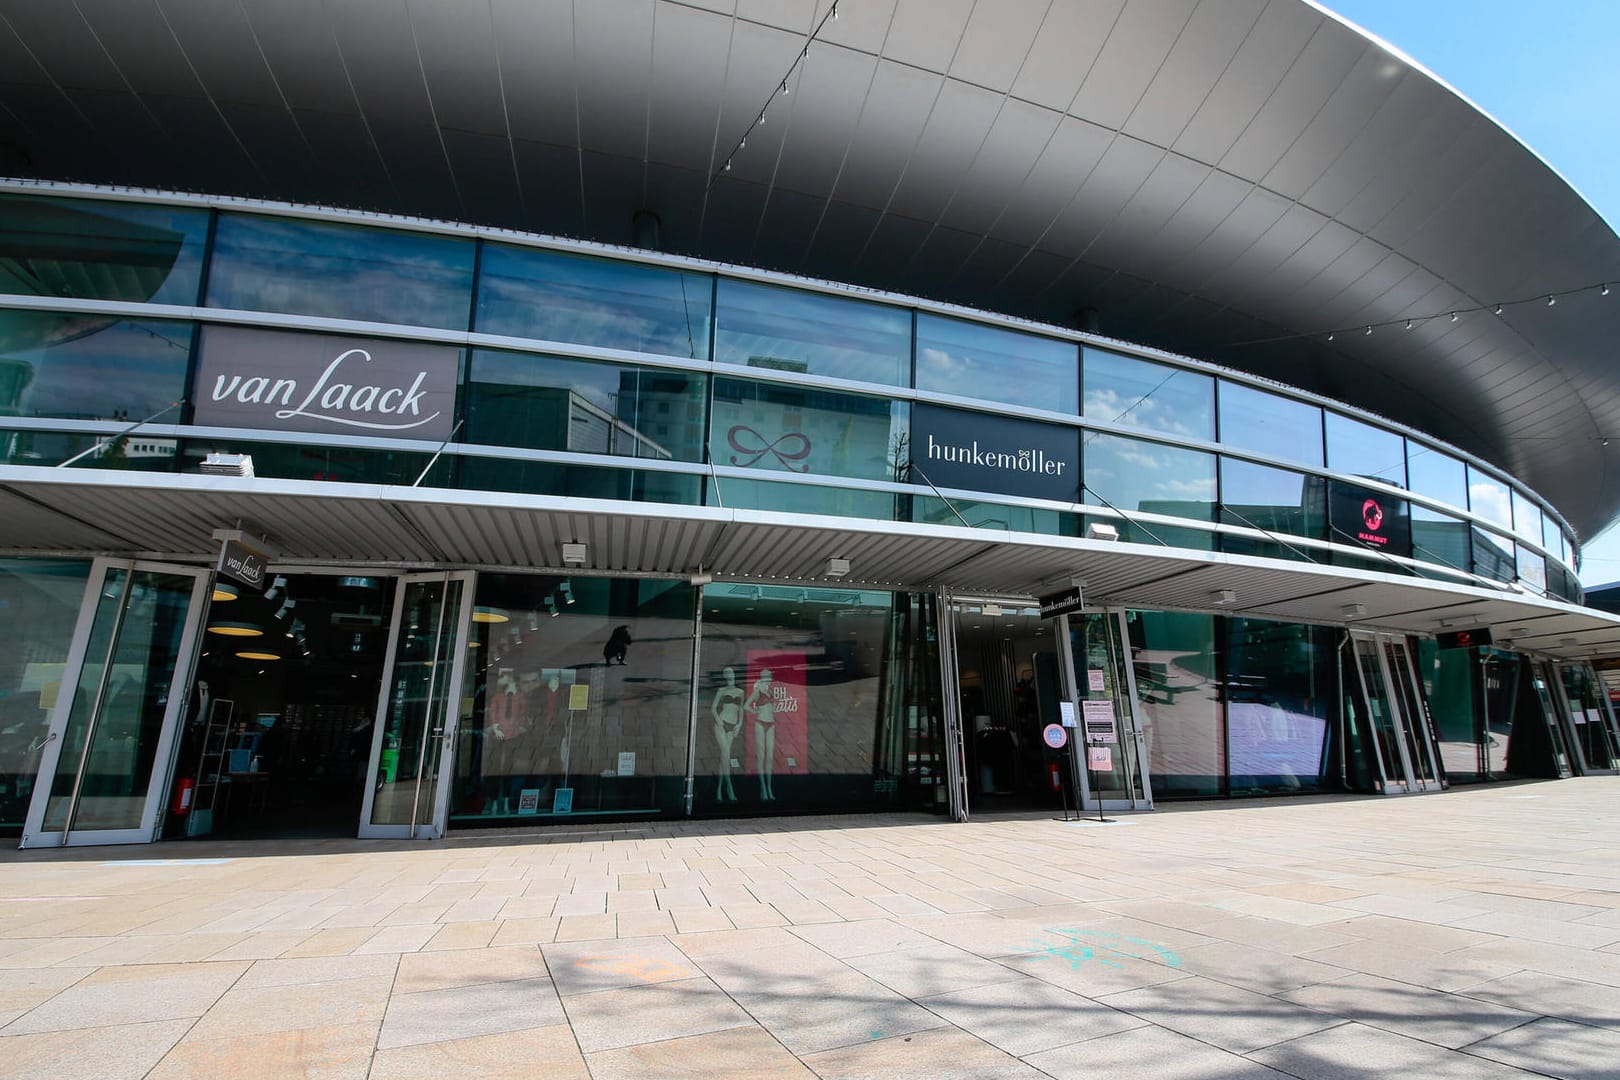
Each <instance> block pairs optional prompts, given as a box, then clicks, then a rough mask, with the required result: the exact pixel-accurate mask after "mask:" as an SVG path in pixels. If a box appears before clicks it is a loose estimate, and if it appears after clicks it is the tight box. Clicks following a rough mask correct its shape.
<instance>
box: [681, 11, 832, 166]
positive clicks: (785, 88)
mask: <svg viewBox="0 0 1620 1080" xmlns="http://www.w3.org/2000/svg"><path fill="white" fill-rule="evenodd" d="M836 18H838V2H837V0H833V5H832V7H831V8H829V9H828V10H827V14H825V15H823V16H822V17H821V21H820V22H819V23H817V24H816V26H815V29H813V30H811V31H810V34H809V36H808V37H806V38H805V39H804V44H803V45H802V46H801V47H800V48H799V53H798V55H797V56H795V57H794V58H793V62H792V63H790V64H789V65H788V69H787V71H786V72H784V73H783V75H782V78H781V79H780V80H778V82H777V84H776V88H775V89H773V90H772V91H771V94H770V97H769V98H767V99H766V102H765V105H766V107H767V108H768V107H769V105H770V102H771V101H773V100H775V98H776V95H777V94H778V93H780V94H781V95H782V96H783V97H787V96H788V94H790V93H792V92H793V88H792V85H791V83H792V80H793V72H794V71H795V70H797V68H798V67H799V65H800V64H802V63H805V62H807V61H808V60H809V59H810V46H811V44H812V43H814V42H815V40H816V38H817V37H818V36H819V35H820V33H821V31H822V29H823V28H824V27H825V26H826V25H827V20H829V19H836ZM765 111H766V110H765V108H761V109H760V110H759V115H758V116H756V117H754V122H753V123H751V124H749V125H748V128H747V130H745V131H744V132H743V133H742V134H741V135H740V136H738V138H737V145H736V146H733V147H732V148H731V153H730V154H728V155H726V163H725V164H724V165H722V166H721V167H720V172H721V173H728V172H730V171H731V162H732V158H734V157H735V156H736V155H737V154H738V153H740V152H741V151H742V150H743V149H744V148H746V147H747V146H748V136H749V135H751V134H752V133H753V131H754V129H755V128H757V127H763V126H764V124H765ZM718 175H719V174H718V173H716V174H714V176H711V177H710V178H709V183H710V184H713V183H714V180H715V177H716V176H718Z"/></svg>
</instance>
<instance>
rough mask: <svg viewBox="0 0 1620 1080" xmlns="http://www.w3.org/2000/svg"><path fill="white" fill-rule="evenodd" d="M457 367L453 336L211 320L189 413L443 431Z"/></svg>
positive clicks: (306, 426)
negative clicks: (258, 326)
mask: <svg viewBox="0 0 1620 1080" xmlns="http://www.w3.org/2000/svg"><path fill="white" fill-rule="evenodd" d="M460 368H461V350H460V349H457V348H455V347H453V346H448V345H424V344H421V343H419V342H411V341H392V340H388V339H377V338H349V337H337V336H335V335H331V334H299V333H285V332H281V331H271V330H249V329H245V328H242V327H236V326H208V327H204V328H203V337H202V350H201V354H200V359H199V360H198V364H197V384H196V386H195V388H194V389H193V392H192V396H191V400H192V405H193V421H192V422H193V423H196V424H199V425H202V426H217V427H234V428H262V429H269V430H272V431H322V432H347V433H348V434H351V435H380V436H395V437H401V438H410V439H431V440H444V439H447V438H449V437H450V432H451V425H452V419H453V417H454V415H455V405H456V381H457V377H458V375H459V373H460Z"/></svg>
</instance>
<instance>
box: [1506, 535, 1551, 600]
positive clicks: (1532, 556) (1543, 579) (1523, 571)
mask: <svg viewBox="0 0 1620 1080" xmlns="http://www.w3.org/2000/svg"><path fill="white" fill-rule="evenodd" d="M1514 547H1515V548H1516V549H1517V555H1518V570H1519V580H1520V581H1522V582H1524V583H1525V584H1526V585H1529V586H1530V587H1531V588H1533V589H1537V590H1539V591H1541V592H1546V591H1547V560H1546V559H1543V558H1542V557H1541V556H1540V555H1538V554H1536V553H1535V552H1534V551H1531V550H1530V549H1529V548H1527V547H1525V546H1524V545H1523V544H1515V545H1514Z"/></svg>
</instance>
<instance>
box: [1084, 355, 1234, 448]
mask: <svg viewBox="0 0 1620 1080" xmlns="http://www.w3.org/2000/svg"><path fill="white" fill-rule="evenodd" d="M1081 364H1082V366H1083V368H1084V372H1083V383H1084V390H1085V416H1086V419H1087V420H1101V421H1103V422H1105V423H1110V424H1130V425H1131V426H1132V427H1140V428H1147V429H1148V430H1150V431H1159V432H1163V433H1165V434H1167V435H1180V436H1183V437H1185V438H1189V439H1204V440H1207V441H1210V442H1213V441H1214V439H1215V380H1214V379H1213V378H1212V377H1210V376H1208V375H1201V374H1199V373H1198V372H1196V371H1186V370H1184V369H1182V368H1176V367H1171V366H1170V365H1169V364H1155V363H1153V362H1152V361H1149V360H1138V359H1136V358H1135V357H1130V356H1121V355H1119V354H1118V353H1111V352H1105V351H1104V350H1102V349H1092V348H1087V349H1084V350H1082V359H1081Z"/></svg>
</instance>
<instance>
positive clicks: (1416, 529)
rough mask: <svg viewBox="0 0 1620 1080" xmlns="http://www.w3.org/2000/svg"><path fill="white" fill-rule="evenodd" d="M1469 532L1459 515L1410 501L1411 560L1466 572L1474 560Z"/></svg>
mask: <svg viewBox="0 0 1620 1080" xmlns="http://www.w3.org/2000/svg"><path fill="white" fill-rule="evenodd" d="M1472 532H1473V530H1472V529H1470V528H1469V525H1468V523H1467V522H1466V521H1464V520H1462V519H1461V518H1455V517H1452V516H1451V515H1450V514H1442V513H1440V512H1439V511H1438V510H1430V509H1428V508H1427V507H1424V506H1419V505H1418V504H1416V503H1413V504H1412V557H1413V558H1414V559H1418V560H1420V561H1422V562H1426V563H1433V564H1435V565H1436V566H1449V567H1451V568H1452V569H1453V570H1461V571H1463V572H1464V573H1467V572H1468V569H1469V567H1470V566H1471V565H1472V562H1473V546H1472V544H1471V543H1470V540H1469V538H1470V536H1471V535H1472Z"/></svg>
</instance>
